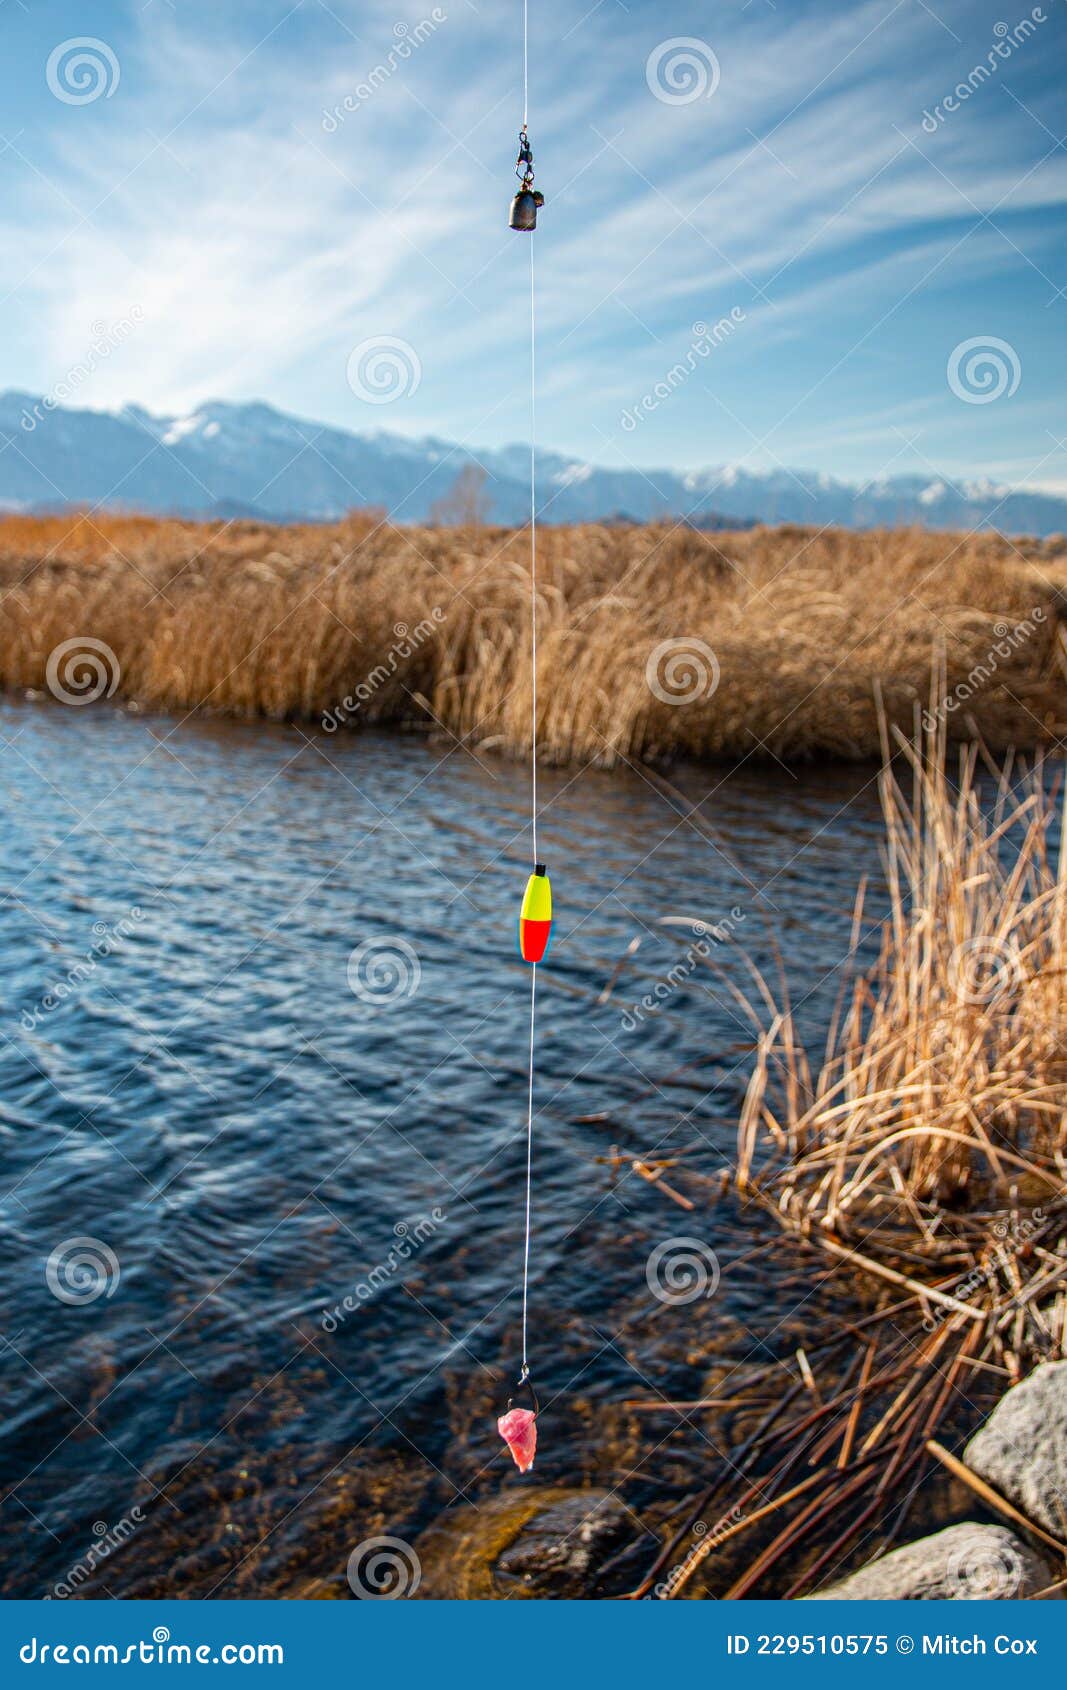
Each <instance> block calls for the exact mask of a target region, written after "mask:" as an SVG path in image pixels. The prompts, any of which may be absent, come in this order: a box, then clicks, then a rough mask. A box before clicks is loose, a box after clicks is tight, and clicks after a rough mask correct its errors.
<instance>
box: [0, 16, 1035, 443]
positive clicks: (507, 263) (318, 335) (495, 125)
mask: <svg viewBox="0 0 1067 1690" xmlns="http://www.w3.org/2000/svg"><path fill="white" fill-rule="evenodd" d="M1051 9H1052V8H1051V0H1050V12H1051ZM50 10H51V9H50ZM62 13H63V8H60V9H59V10H58V11H57V12H55V13H54V14H53V16H52V17H51V18H49V19H47V20H45V19H42V18H40V17H39V16H38V17H31V18H28V19H25V20H24V19H19V20H18V21H17V22H16V24H15V26H14V35H15V37H16V41H15V46H16V48H17V50H18V51H17V52H16V53H13V54H12V55H10V56H9V57H8V58H7V60H6V61H5V65H6V69H7V72H8V75H9V76H10V75H11V74H12V72H14V74H15V75H16V76H18V75H19V74H21V75H22V76H23V77H29V76H30V75H33V76H35V77H36V79H37V83H38V84H39V86H36V85H35V87H34V89H33V90H32V92H31V93H27V92H25V91H22V92H21V94H20V96H19V98H13V99H12V101H11V106H12V107H13V108H15V109H16V110H17V115H18V117H19V120H20V121H19V125H13V128H14V127H20V131H21V132H20V133H19V134H18V135H17V136H16V138H15V140H14V144H13V148H11V149H9V151H8V152H7V153H6V154H5V155H4V163H5V166H6V167H7V177H6V185H5V186H4V187H3V189H2V190H0V296H4V295H6V296H7V297H6V299H5V301H4V304H3V310H4V313H5V317H7V318H8V319H9V322H10V323H11V324H13V325H15V326H17V331H18V352H17V354H16V353H15V352H11V353H10V354H9V368H8V370H7V371H6V372H5V374H6V376H7V378H8V380H9V381H11V382H18V383H20V384H22V385H25V386H27V387H32V388H40V389H46V388H48V387H50V386H51V385H52V383H54V382H55V381H56V380H57V379H60V378H61V377H62V374H63V371H64V369H65V368H67V367H69V366H70V365H71V364H72V363H74V362H76V361H77V360H78V359H79V357H81V356H82V355H83V353H84V348H85V346H86V344H87V340H88V338H89V337H90V335H91V333H92V327H93V325H94V324H96V325H99V324H101V323H105V324H106V323H109V322H113V321H114V320H115V319H116V317H118V316H120V315H121V314H122V313H124V312H126V311H128V310H129V309H130V307H131V306H132V305H134V304H136V305H138V306H139V307H140V308H141V310H142V311H143V313H144V324H143V327H142V328H141V329H139V331H138V332H137V334H136V335H133V336H130V337H129V338H128V340H126V341H125V342H124V343H123V344H122V345H121V346H120V347H118V348H117V349H116V351H115V353H114V355H113V356H111V357H109V358H108V359H107V361H106V365H104V366H102V367H101V368H100V369H99V370H98V371H97V372H95V373H94V376H93V380H92V383H91V385H90V386H88V387H87V389H86V391H85V393H84V396H83V397H84V401H85V402H86V403H89V404H93V405H100V406H103V405H112V404H117V403H120V402H122V401H125V400H127V399H138V400H140V401H142V402H144V403H146V404H148V405H150V406H152V407H155V408H158V409H164V410H175V411H182V410H184V409H187V408H189V407H191V406H193V405H194V404H195V403H197V402H198V401H199V400H202V399H203V398H205V397H206V396H208V395H210V394H219V395H223V396H228V397H251V396H262V397H268V398H270V399H272V400H273V401H275V402H276V403H279V404H282V405H285V406H288V407H289V408H291V409H294V410H297V411H301V412H303V413H305V414H309V415H313V416H321V417H323V418H324V419H326V420H329V421H333V422H336V423H340V424H343V425H345V426H349V427H355V428H361V427H377V426H380V425H381V424H382V422H383V421H387V422H388V425H389V426H390V427H391V428H396V429H398V430H401V431H404V432H409V433H420V432H427V431H435V432H438V433H440V434H442V435H446V436H452V437H460V438H464V439H466V440H468V441H470V442H471V443H478V442H480V441H484V442H486V443H489V444H493V443H498V442H500V441H502V440H506V439H508V438H515V437H520V436H521V435H522V434H523V433H524V425H525V414H526V413H525V408H524V405H523V401H522V394H523V387H524V382H525V377H526V363H525V338H524V337H525V321H526V310H527V302H526V286H527V278H526V249H525V244H524V243H523V242H522V241H521V240H520V239H519V238H518V237H515V236H513V235H511V234H510V233H509V231H508V230H507V228H506V208H507V200H508V197H509V196H510V192H511V185H512V183H511V176H510V168H511V162H512V157H513V146H514V138H515V131H516V128H517V123H518V113H519V99H520V91H519V86H518V83H519V54H518V42H517V37H516V28H515V19H514V17H512V16H511V13H510V11H508V13H507V15H505V14H504V12H503V11H501V10H499V9H497V8H493V9H490V8H486V7H484V6H480V7H479V8H478V9H477V10H475V8H474V6H473V5H471V4H469V3H468V0H445V3H444V4H443V5H442V6H440V7H439V8H437V10H436V11H434V9H433V8H432V7H428V6H424V5H423V4H422V0H414V3H413V4H412V5H411V6H410V8H409V9H406V10H405V11H404V12H403V13H402V14H401V12H400V10H399V9H398V8H397V7H396V6H395V5H392V4H390V5H383V4H367V3H360V4H356V3H354V0H330V3H329V4H328V5H327V4H323V3H321V0H301V3H298V4H296V5H286V4H284V3H278V4H275V5H272V6H269V7H267V8H264V7H263V6H262V5H257V6H255V7H253V6H251V5H248V6H245V5H238V6H236V7H232V8H231V7H228V8H225V9H223V11H222V12H218V11H217V9H216V10H214V11H213V10H212V9H211V8H208V7H207V6H206V5H204V4H202V0H194V3H193V4H191V5H189V6H186V7H183V8H182V9H181V11H180V12H172V11H171V10H169V8H167V7H166V6H163V5H152V6H150V7H148V8H145V9H141V8H140V7H138V6H131V8H130V9H129V10H128V11H127V12H125V13H122V12H120V11H118V10H113V11H112V12H111V13H110V14H109V18H110V20H111V21H112V23H113V29H112V36H113V39H112V41H111V43H110V44H111V46H112V47H113V48H114V51H115V52H116V54H117V56H118V58H119V60H120V62H121V66H122V79H121V83H120V85H119V87H118V88H117V89H116V91H115V94H114V97H113V98H111V99H107V100H103V99H102V100H100V101H98V102H96V103H95V104H93V105H89V106H85V107H77V106H70V105H65V104H63V103H62V102H61V101H58V100H56V99H54V98H53V97H52V96H51V95H50V94H49V92H48V89H47V87H46V86H45V85H44V79H43V75H41V66H42V65H43V61H44V58H45V57H46V56H47V49H48V44H49V42H50V41H51V40H52V38H53V37H55V36H56V34H57V30H58V28H59V27H60V24H61V22H62ZM935 13H936V14H939V16H938V15H935ZM974 13H975V9H974V8H973V7H970V6H969V5H968V6H960V5H954V6H948V5H943V4H938V5H937V6H936V7H935V8H931V7H930V6H929V5H919V4H917V3H916V0H870V3H868V4H864V5H861V6H858V7H857V6H841V7H840V8H838V9H834V10H827V9H826V8H825V7H822V6H820V7H815V6H814V5H806V4H805V5H801V6H796V7H792V8H790V9H789V10H788V11H787V10H786V8H785V7H782V6H779V7H777V8H775V9H773V10H772V9H771V8H769V7H766V6H761V7H759V8H757V7H755V6H753V7H750V8H748V9H747V10H739V11H737V12H733V13H730V14H728V15H727V14H722V15H716V16H715V17H714V18H709V15H708V14H707V12H706V9H705V8H702V7H699V8H698V7H696V6H695V5H689V4H686V5H682V6H679V7H678V8H676V9H672V11H671V14H670V15H669V16H668V15H666V14H665V13H664V12H663V9H662V8H661V7H659V6H656V5H654V4H653V3H652V0H643V3H641V4H637V5H630V6H629V7H628V8H626V9H623V8H622V7H620V6H619V5H618V4H616V3H615V0H608V3H606V4H605V5H603V6H601V7H599V8H597V9H595V10H594V11H593V12H591V13H589V14H588V15H587V16H585V17H584V18H583V17H582V9H581V8H575V7H571V6H566V5H564V4H562V0H550V3H549V4H546V5H545V6H542V7H539V8H538V11H537V15H536V22H535V30H534V36H533V40H532V72H533V109H532V120H531V129H532V134H533V138H534V142H535V147H536V150H537V164H538V181H539V185H540V184H543V185H544V188H545V192H546V195H547V199H548V204H547V206H546V209H545V212H544V213H543V217H542V222H543V233H542V234H540V235H539V236H538V238H537V256H538V268H539V295H540V321H541V334H542V342H543V344H542V360H541V363H542V371H543V402H542V426H543V433H544V435H545V437H546V438H547V439H550V440H551V441H552V442H553V443H554V444H558V445H559V446H561V447H563V448H566V449H569V450H572V451H576V452H580V453H585V454H587V455H590V456H603V455H604V454H605V453H608V454H609V455H610V452H611V451H612V450H613V449H614V448H613V447H612V434H613V427H614V419H615V418H616V417H617V414H618V408H619V403H620V401H622V400H624V399H625V396H626V391H627V388H628V386H632V385H633V383H634V382H637V383H640V382H641V381H642V380H643V378H644V377H645V376H646V375H647V374H649V373H654V372H655V370H656V368H657V365H658V364H661V363H662V361H663V360H664V359H666V360H667V361H668V363H669V362H670V360H671V359H672V358H673V357H674V356H675V349H676V348H677V346H678V344H679V343H682V344H684V343H685V340H686V338H687V337H688V335H689V333H690V327H691V324H692V323H693V322H694V320H697V319H700V318H705V319H706V318H709V317H710V319H711V320H714V319H715V318H717V317H718V316H720V315H721V314H722V313H723V312H725V311H728V310H729V309H730V308H731V306H734V305H737V306H740V307H742V308H744V310H745V313H746V323H745V329H744V332H743V333H741V334H738V335H737V336H736V337H734V338H733V340H732V341H731V344H730V346H729V348H724V349H723V352H722V356H721V357H717V358H716V359H715V360H714V361H713V362H709V364H708V366H707V368H706V369H705V370H704V371H703V372H702V379H701V381H700V382H693V383H691V384H689V386H688V387H687V389H686V391H685V392H684V393H682V394H679V395H678V396H677V397H676V398H675V399H674V400H672V402H671V404H670V405H665V406H663V407H662V408H661V409H660V410H659V411H658V412H657V414H656V417H655V419H654V422H653V423H652V424H650V426H649V427H648V429H647V431H646V432H645V434H644V436H643V438H642V441H641V450H642V453H643V454H644V456H645V460H646V461H659V462H672V461H673V462H675V463H680V464H687V463H688V464H696V463H699V462H707V461H714V460H716V459H722V458H742V459H745V460H750V461H752V462H758V461H760V456H761V454H762V455H763V458H764V461H776V460H779V459H781V458H782V457H788V458H790V459H791V460H792V461H797V460H800V461H804V462H812V461H813V454H815V455H816V456H817V457H819V459H820V460H823V459H825V462H820V467H826V468H828V469H831V470H834V471H837V472H838V473H852V474H864V473H872V472H873V471H874V470H875V469H876V468H877V460H878V456H879V453H885V452H888V451H893V450H896V449H898V448H899V440H898V439H897V437H896V436H895V434H894V429H895V427H896V426H897V423H896V421H895V419H897V418H899V417H900V416H901V415H912V416H915V417H919V418H921V419H922V421H921V427H922V433H923V441H922V452H923V454H924V455H925V456H926V457H928V458H932V459H934V460H937V461H941V460H942V459H943V458H945V459H951V461H952V466H954V467H955V468H956V469H959V470H966V471H968V472H976V471H980V470H982V469H983V468H984V467H986V465H987V464H991V463H992V462H993V461H997V462H1006V461H1008V460H1010V461H1012V462H1014V463H1017V462H1019V461H1020V458H1021V457H1022V455H1023V454H1024V452H1028V453H1029V455H1030V461H1031V463H1036V462H1037V461H1038V460H1039V459H1040V458H1041V457H1043V456H1044V454H1045V452H1046V451H1047V444H1048V443H1047V432H1046V423H1047V401H1048V400H1049V399H1050V397H1051V396H1052V394H1053V392H1054V391H1057V392H1058V391H1062V386H1063V375H1064V370H1063V358H1064V354H1063V344H1064V337H1063V317H1064V312H1065V311H1067V303H1065V301H1064V299H1063V298H1062V297H1057V290H1058V288H1060V287H1062V286H1064V285H1065V284H1067V275H1065V274H1064V273H1063V269H1062V264H1063V260H1062V252H1061V251H1057V248H1056V245H1055V239H1054V236H1055V230H1056V228H1057V226H1058V219H1059V217H1060V215H1061V210H1062V206H1063V204H1064V201H1065V199H1067V154H1065V153H1064V151H1063V150H1062V149H1058V148H1057V147H1056V144H1055V143H1056V122H1055V111H1056V91H1057V87H1058V85H1059V84H1060V81H1061V78H1062V70H1063V66H1064V60H1065V57H1067V55H1065V53H1064V40H1063V21H1062V16H1060V15H1059V14H1057V15H1056V16H1055V17H1052V16H1050V18H1049V21H1048V22H1047V23H1045V24H1044V25H1042V29H1043V31H1044V34H1042V36H1041V37H1040V39H1039V40H1038V39H1035V40H1034V41H1033V42H1029V43H1027V44H1026V45H1024V46H1022V47H1020V48H1019V50H1018V51H1017V52H1016V53H1015V54H1014V56H1013V57H1012V59H1011V62H1010V64H1005V65H1004V66H1003V68H1001V69H999V70H998V72H997V75H996V76H994V77H991V78H990V79H989V80H988V81H987V82H985V83H984V84H983V85H982V86H980V87H979V88H978V90H977V92H976V93H975V95H974V98H973V99H971V100H970V101H969V102H968V103H967V105H966V107H965V108H964V109H961V110H959V111H958V112H957V113H956V114H955V115H954V116H953V117H952V119H951V121H948V120H946V122H945V123H944V124H943V125H941V126H940V127H939V128H938V130H937V132H936V133H934V134H929V133H927V132H925V131H924V129H923V127H922V117H923V113H924V110H925V109H927V108H928V107H929V106H930V105H931V103H932V102H935V101H937V100H938V99H940V98H941V97H942V96H943V95H944V93H945V91H946V90H947V89H951V88H952V87H953V85H954V84H955V82H957V81H958V80H959V79H960V78H961V77H963V76H966V74H967V73H968V71H969V70H970V68H971V66H972V65H974V64H975V63H976V62H977V59H978V55H979V54H980V53H981V52H983V51H985V50H986V48H987V47H988V45H989V42H990V40H991V39H992V37H991V35H990V31H991V28H992V25H991V24H990V23H989V22H988V21H987V20H986V19H985V18H984V17H982V18H978V17H976V16H975V15H974ZM70 16H71V18H73V16H74V14H73V13H71V14H70ZM420 26H421V27H420ZM83 27H84V26H80V27H79V29H78V30H77V31H76V30H75V29H74V27H73V24H72V25H71V29H70V33H71V34H74V33H81V32H82V29H83ZM668 35H671V36H673V35H677V36H693V37H698V38H703V39H704V40H705V41H706V43H707V46H708V48H709V49H710V50H711V51H712V52H713V53H714V55H715V58H716V60H717V63H718V67H719V71H720V77H719V82H718V86H717V88H716V91H715V93H714V96H713V97H712V98H701V99H695V100H693V101H692V102H691V103H688V104H681V105H671V104H667V103H664V102H662V101H661V100H659V99H657V98H656V97H654V95H653V93H652V92H651V91H650V89H649V86H648V82H647V81H646V60H647V59H648V55H649V53H650V52H651V51H652V50H653V49H654V48H656V46H657V44H658V43H660V42H661V41H662V40H663V39H664V37H666V36H668ZM401 48H403V49H404V50H403V52H401ZM22 51H24V52H25V54H26V58H27V61H28V64H27V68H26V69H25V70H23V71H21V73H20V71H19V70H18V69H17V68H16V67H17V65H18V53H19V52H22ZM346 102H347V104H346ZM324 113H326V114H330V113H334V114H336V118H335V120H334V121H333V122H332V123H331V121H330V120H329V117H328V116H327V120H326V121H325V122H324ZM1043 126H1047V127H1043ZM965 329H966V330H968V331H970V332H975V333H977V332H982V331H985V332H991V333H996V334H999V335H1001V336H1002V337H1004V338H1006V339H1008V340H1013V337H1014V339H1016V340H1018V341H1019V342H1020V344H1019V346H1018V352H1019V356H1020V359H1021V362H1022V366H1023V371H1024V379H1023V381H1022V382H1021V383H1020V387H1019V392H1018V393H1017V394H1016V395H1015V396H1014V397H1013V398H1012V399H1011V401H1010V408H1009V407H1008V406H1003V407H994V408H990V409H989V411H988V412H982V413H981V414H980V415H976V414H975V412H974V410H973V409H971V410H969V411H968V413H967V414H966V415H965V414H963V413H962V411H961V407H960V406H959V404H958V402H957V401H956V400H954V399H953V396H952V395H951V394H950V393H949V392H948V390H947V386H946V383H945V379H944V367H945V359H946V357H947V355H948V353H949V352H950V350H951V348H952V346H953V345H954V344H955V342H956V341H957V340H958V339H959V338H960V336H961V334H962V333H963V332H964V330H965ZM373 334H392V335H397V336H401V337H403V338H405V339H407V340H409V341H410V342H411V344H412V345H413V346H415V347H416V348H417V350H418V354H419V358H420V360H421V364H422V370H423V379H422V381H421V384H420V386H419V388H418V391H417V393H415V394H414V395H413V396H411V397H410V398H409V399H407V400H405V402H404V404H403V406H400V405H397V406H395V407H393V408H391V409H390V412H389V414H388V417H387V418H385V417H383V415H382V414H381V413H380V412H378V411H376V410H374V409H373V408H371V407H368V406H366V405H363V406H361V405H360V403H359V401H358V400H357V399H356V398H355V397H354V396H353V394H352V392H351V390H350V389H349V387H348V386H347V383H346V381H345V364H346V360H347V356H348V353H349V351H350V350H351V348H352V346H354V345H355V344H356V343H357V342H359V341H360V340H362V339H364V338H366V337H367V336H368V335H373ZM1013 344H1014V340H1013ZM853 415H854V416H855V417H856V418H857V421H858V419H859V418H861V417H862V419H863V424H862V427H860V426H857V427H856V428H855V430H852V431H850V430H849V427H848V418H849V417H850V416H853ZM879 416H881V417H882V418H883V419H884V423H883V426H882V429H881V437H880V438H879V425H878V421H877V419H878V417H879ZM967 440H969V441H970V447H969V451H970V457H969V458H967V450H968V448H967V446H966V441H967ZM1009 441H1010V446H1009ZM1024 441H1025V446H1024V444H1023V442H1024ZM627 449H628V450H629V451H632V450H633V449H634V443H633V442H630V443H629V444H628V448H627ZM620 451H621V448H620ZM620 461H622V460H621V457H620ZM1060 470H1065V471H1067V465H1065V464H1064V462H1063V460H1062V456H1061V460H1060V462H1059V463H1058V464H1054V465H1053V470H1052V473H1053V474H1054V475H1056V474H1058V473H1059V472H1060ZM1045 473H1046V474H1048V469H1047V466H1046V471H1045Z"/></svg>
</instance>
